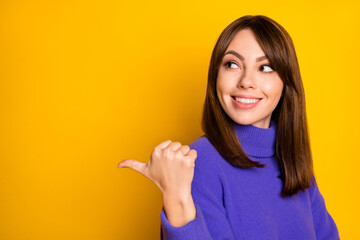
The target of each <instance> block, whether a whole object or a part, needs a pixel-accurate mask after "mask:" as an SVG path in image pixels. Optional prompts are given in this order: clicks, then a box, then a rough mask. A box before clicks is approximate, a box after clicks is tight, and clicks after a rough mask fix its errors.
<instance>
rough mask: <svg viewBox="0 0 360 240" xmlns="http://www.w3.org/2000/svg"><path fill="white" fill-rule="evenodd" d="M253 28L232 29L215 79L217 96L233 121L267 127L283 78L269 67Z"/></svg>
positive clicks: (279, 95)
mask: <svg viewBox="0 0 360 240" xmlns="http://www.w3.org/2000/svg"><path fill="white" fill-rule="evenodd" d="M272 68H273V67H272V65H271V64H270V61H269V59H268V58H267V56H266V54H265V53H264V51H263V50H262V48H261V47H260V45H259V44H258V42H257V40H256V38H255V35H254V33H253V31H252V30H251V29H250V28H245V29H242V30H240V31H239V32H237V33H236V35H235V37H234V38H233V40H232V41H231V42H230V44H229V46H228V47H227V49H226V51H225V54H224V57H223V59H222V62H221V64H220V66H219V71H218V75H217V80H216V90H217V97H218V99H219V102H220V105H221V106H222V109H223V110H224V111H225V113H226V114H227V115H228V116H229V117H230V118H231V119H232V120H233V121H234V122H236V123H239V124H245V125H247V124H251V125H253V126H256V127H260V128H268V127H269V125H270V119H271V115H272V112H273V111H274V109H275V107H276V106H277V104H278V102H279V100H280V97H281V94H282V91H283V82H282V80H281V79H280V77H279V75H278V73H277V72H276V71H274V70H273V69H272Z"/></svg>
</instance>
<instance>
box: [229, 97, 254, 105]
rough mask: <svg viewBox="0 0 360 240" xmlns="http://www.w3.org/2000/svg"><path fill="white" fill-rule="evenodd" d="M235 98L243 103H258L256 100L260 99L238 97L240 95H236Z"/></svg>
mask: <svg viewBox="0 0 360 240" xmlns="http://www.w3.org/2000/svg"><path fill="white" fill-rule="evenodd" d="M235 100H236V101H237V102H240V103H242V104H250V103H256V102H258V101H260V99H259V98H257V99H256V98H238V97H235Z"/></svg>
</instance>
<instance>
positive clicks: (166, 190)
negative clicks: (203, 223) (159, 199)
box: [118, 140, 197, 227]
mask: <svg viewBox="0 0 360 240" xmlns="http://www.w3.org/2000/svg"><path fill="white" fill-rule="evenodd" d="M196 157H197V153H196V151H195V150H194V149H190V147H189V146H187V145H181V143H179V142H172V141H170V140H167V141H164V142H162V143H160V144H159V145H158V146H156V147H155V149H154V150H153V152H152V154H151V157H150V160H149V162H148V163H142V162H138V161H136V160H134V159H126V160H124V161H122V162H120V163H119V165H118V167H119V168H124V167H129V168H132V169H134V170H136V171H138V172H139V173H141V174H142V175H144V176H145V177H147V178H148V179H150V180H151V181H152V182H153V183H155V184H156V185H157V186H158V187H159V188H160V190H161V191H162V193H163V200H164V210H165V212H166V215H167V218H168V220H169V222H170V223H171V224H172V225H174V226H178V227H179V226H183V225H185V224H186V223H188V222H189V221H191V220H193V219H194V218H195V217H196V210H195V206H194V202H193V200H192V196H191V182H192V180H193V177H194V168H195V159H196Z"/></svg>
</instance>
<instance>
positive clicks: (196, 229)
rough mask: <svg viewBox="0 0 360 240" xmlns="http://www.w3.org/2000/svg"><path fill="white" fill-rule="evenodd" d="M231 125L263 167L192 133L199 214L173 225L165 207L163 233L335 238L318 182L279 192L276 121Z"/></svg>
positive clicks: (182, 237)
mask: <svg viewBox="0 0 360 240" xmlns="http://www.w3.org/2000/svg"><path fill="white" fill-rule="evenodd" d="M234 128H235V131H236V133H237V136H238V138H239V141H240V144H241V146H242V148H243V150H244V151H245V153H246V154H247V155H248V156H249V157H250V158H251V159H252V160H254V161H258V162H261V163H264V164H266V167H265V168H251V169H242V168H237V167H234V166H232V165H231V164H230V163H228V162H227V161H226V160H225V159H224V158H223V157H221V155H220V154H219V153H218V152H217V150H216V149H215V148H214V147H213V145H212V144H211V143H210V142H209V140H208V139H207V138H206V137H205V136H202V137H199V138H198V139H196V140H195V141H194V142H193V143H191V144H190V148H191V149H195V150H196V151H197V158H196V160H195V172H194V179H193V182H192V189H191V193H192V196H193V200H194V203H195V208H196V215H197V216H196V218H195V219H194V220H193V221H191V222H189V223H187V224H186V225H185V226H182V227H174V226H172V225H171V224H170V223H169V222H168V220H167V218H166V214H165V212H164V210H163V211H162V212H161V214H160V218H161V229H162V231H161V239H165V240H203V239H204V240H205V239H206V240H210V239H214V240H225V239H227V240H235V239H246V240H247V239H261V240H266V239H271V240H274V239H287V240H288V239H291V240H294V239H301V240H305V239H306V240H311V239H339V233H338V230H337V227H336V225H335V222H334V221H333V219H332V218H331V216H330V215H329V213H328V212H327V210H326V207H325V202H324V198H323V197H322V195H321V194H320V192H319V188H318V186H317V184H316V183H315V185H314V186H311V188H310V189H307V190H306V191H305V192H302V191H300V192H299V193H298V194H296V195H294V196H291V197H287V198H284V197H282V196H281V194H280V193H281V190H282V187H283V183H282V181H281V180H280V179H279V178H278V176H279V174H280V172H279V166H278V163H277V160H276V156H275V137H276V124H275V122H274V121H273V120H271V122H270V127H269V128H266V129H264V128H258V127H255V126H252V125H240V124H237V123H234Z"/></svg>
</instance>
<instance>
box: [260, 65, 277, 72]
mask: <svg viewBox="0 0 360 240" xmlns="http://www.w3.org/2000/svg"><path fill="white" fill-rule="evenodd" d="M260 71H262V72H272V71H274V70H273V69H272V68H271V67H270V65H261V66H260Z"/></svg>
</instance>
